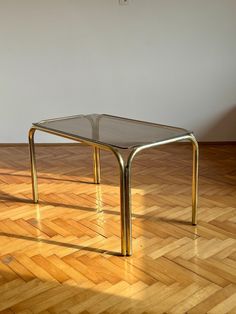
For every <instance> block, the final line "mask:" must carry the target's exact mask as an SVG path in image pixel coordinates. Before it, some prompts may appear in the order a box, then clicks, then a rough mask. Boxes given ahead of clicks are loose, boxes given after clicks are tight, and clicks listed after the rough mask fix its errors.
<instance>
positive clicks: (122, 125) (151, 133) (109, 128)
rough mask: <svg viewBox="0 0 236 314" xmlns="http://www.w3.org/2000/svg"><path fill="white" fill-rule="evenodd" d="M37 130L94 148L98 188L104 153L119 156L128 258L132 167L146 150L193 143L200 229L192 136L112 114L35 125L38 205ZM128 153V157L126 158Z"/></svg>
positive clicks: (124, 247) (124, 243)
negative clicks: (170, 144)
mask: <svg viewBox="0 0 236 314" xmlns="http://www.w3.org/2000/svg"><path fill="white" fill-rule="evenodd" d="M36 130H37V131H42V132H47V133H50V134H54V135H58V136H61V137H64V138H68V139H72V140H75V141H78V142H83V143H86V144H88V145H91V146H92V147H93V157H94V158H93V159H94V183H96V184H99V183H100V176H101V175H100V149H104V150H108V151H111V152H112V153H113V154H114V155H115V157H116V159H117V162H118V164H119V169H120V215H121V254H122V255H124V256H126V255H132V220H131V214H132V213H131V166H132V162H133V160H134V157H135V156H136V155H137V154H138V153H139V152H141V151H142V150H144V149H148V148H152V147H157V146H160V145H164V144H169V143H173V142H178V141H183V140H188V141H191V142H192V145H193V175H192V224H193V225H196V223H197V198H198V156H199V149H198V143H197V141H196V139H195V137H194V135H193V133H192V132H190V131H187V130H185V129H182V128H177V127H172V126H166V125H162V124H156V123H151V122H145V121H138V120H133V119H128V118H122V117H116V116H111V115H108V114H88V115H76V116H71V117H64V118H57V119H49V120H43V121H40V122H38V123H33V126H32V128H31V129H30V131H29V146H30V160H31V176H32V190H33V199H34V202H35V203H37V202H38V187H37V171H36V160H35V147H34V134H35V131H36ZM127 152H128V157H125V155H126V156H127ZM124 153H126V154H124Z"/></svg>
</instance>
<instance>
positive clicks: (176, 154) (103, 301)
mask: <svg viewBox="0 0 236 314" xmlns="http://www.w3.org/2000/svg"><path fill="white" fill-rule="evenodd" d="M200 149H201V150H200V153H201V158H200V183H199V184H200V193H199V194H200V199H199V206H200V208H199V216H198V217H199V224H198V226H197V227H193V226H192V225H191V224H190V220H191V157H192V155H191V145H189V144H188V145H187V144H176V145H170V146H163V147H161V148H159V149H153V150H149V151H146V152H143V153H142V154H140V155H139V156H137V158H136V161H135V162H134V164H133V165H134V167H133V175H132V186H133V191H132V199H133V238H134V239H133V246H134V254H133V256H132V257H121V256H119V254H118V252H119V250H120V225H119V177H118V167H117V165H116V160H115V158H114V157H113V156H112V155H111V154H109V153H107V152H102V156H101V159H102V184H101V185H99V186H97V185H94V184H91V182H92V177H93V173H92V151H91V149H90V148H88V147H86V146H80V145H68V146H67V145H61V146H39V147H37V157H38V158H37V161H38V170H39V198H40V203H39V204H38V205H35V204H33V203H32V202H31V180H30V173H29V158H28V149H27V147H26V146H9V147H4V146H1V147H0V312H1V313H83V314H88V313H94V314H95V313H96V314H98V313H102V314H108V313H112V314H118V313H130V314H131V313H133V314H138V313H189V314H190V313H191V314H193V313H200V314H201V313H217V314H219V313H236V285H235V283H236V245H235V242H236V240H235V237H236V233H235V222H236V208H235V207H236V158H235V157H236V145H202V146H201V147H200ZM85 182H87V183H89V184H86V183H85Z"/></svg>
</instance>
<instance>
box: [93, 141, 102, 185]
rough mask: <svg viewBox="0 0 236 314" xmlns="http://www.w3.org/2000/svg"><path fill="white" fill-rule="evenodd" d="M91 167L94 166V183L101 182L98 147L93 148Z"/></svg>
mask: <svg viewBox="0 0 236 314" xmlns="http://www.w3.org/2000/svg"><path fill="white" fill-rule="evenodd" d="M93 167H94V183H96V184H99V183H100V182H101V164H100V149H99V148H97V147H94V148H93Z"/></svg>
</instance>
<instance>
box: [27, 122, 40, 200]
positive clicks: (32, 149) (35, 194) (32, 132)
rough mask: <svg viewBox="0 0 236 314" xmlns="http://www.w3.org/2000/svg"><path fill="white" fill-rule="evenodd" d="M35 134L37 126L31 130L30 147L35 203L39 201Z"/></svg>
mask: <svg viewBox="0 0 236 314" xmlns="http://www.w3.org/2000/svg"><path fill="white" fill-rule="evenodd" d="M34 134H35V128H31V129H30V130H29V148H30V164H31V180H32V192H33V200H34V203H38V179H37V168H36V159H35V146H34Z"/></svg>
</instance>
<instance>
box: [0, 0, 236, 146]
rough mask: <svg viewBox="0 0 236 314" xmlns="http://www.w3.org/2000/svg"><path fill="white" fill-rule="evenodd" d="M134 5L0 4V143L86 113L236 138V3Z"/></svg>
mask: <svg viewBox="0 0 236 314" xmlns="http://www.w3.org/2000/svg"><path fill="white" fill-rule="evenodd" d="M129 2H130V3H129V5H127V6H121V5H119V0H0V142H2V143H4V142H5V143H10V142H13V143H16V142H26V141H27V130H28V128H29V127H30V125H31V122H36V121H39V120H41V119H45V118H52V117H58V116H59V117H60V116H66V115H72V114H79V113H110V114H116V115H120V116H126V117H131V118H132V117H134V118H137V119H145V120H148V121H153V122H160V123H163V124H170V125H176V126H180V127H185V128H187V129H191V130H193V131H194V132H195V134H196V136H197V138H198V139H199V140H207V141H212V140H216V141H226V140H236V109H235V108H236V107H235V106H236V18H235V17H236V1H235V0H130V1H129ZM39 140H40V141H42V142H47V141H52V142H55V141H57V140H58V139H57V138H56V137H52V136H49V135H43V136H41V137H40V138H39Z"/></svg>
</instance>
